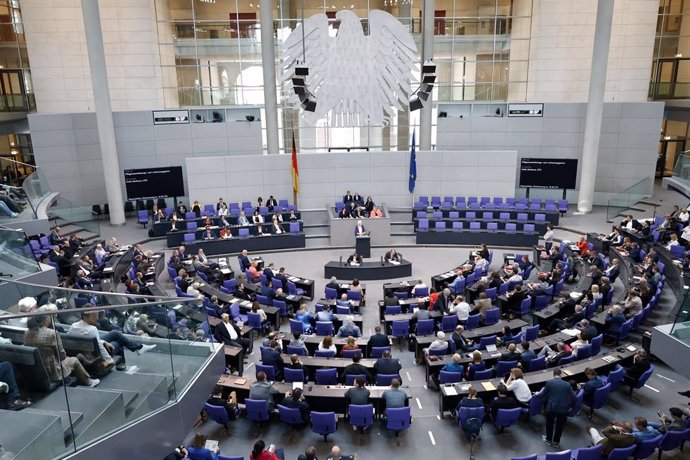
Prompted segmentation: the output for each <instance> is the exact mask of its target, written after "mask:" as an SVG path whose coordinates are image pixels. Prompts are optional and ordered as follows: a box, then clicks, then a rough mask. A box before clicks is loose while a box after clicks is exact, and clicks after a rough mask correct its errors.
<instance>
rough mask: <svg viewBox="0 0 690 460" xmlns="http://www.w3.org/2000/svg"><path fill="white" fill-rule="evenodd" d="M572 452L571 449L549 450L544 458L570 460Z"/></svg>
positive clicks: (547, 459) (546, 459)
mask: <svg viewBox="0 0 690 460" xmlns="http://www.w3.org/2000/svg"><path fill="white" fill-rule="evenodd" d="M570 454H571V452H570V450H563V451H561V452H547V453H546V455H544V460H570Z"/></svg>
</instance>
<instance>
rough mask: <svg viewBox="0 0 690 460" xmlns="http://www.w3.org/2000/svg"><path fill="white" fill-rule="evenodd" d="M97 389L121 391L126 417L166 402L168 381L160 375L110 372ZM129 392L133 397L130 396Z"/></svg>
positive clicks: (150, 409)
mask: <svg viewBox="0 0 690 460" xmlns="http://www.w3.org/2000/svg"><path fill="white" fill-rule="evenodd" d="M98 389H99V390H113V391H119V392H121V393H123V396H124V397H125V414H126V415H127V418H128V419H133V418H136V417H139V416H140V415H144V414H146V413H149V412H151V411H152V410H154V409H158V408H159V407H162V406H163V405H165V404H166V403H167V402H168V382H167V379H166V377H165V376H162V375H155V374H139V373H135V374H126V373H125V372H111V373H110V374H108V375H106V376H105V377H104V378H103V379H102V380H101V384H100V385H99V386H98ZM130 394H131V395H133V397H131V398H130V397H129V395H130Z"/></svg>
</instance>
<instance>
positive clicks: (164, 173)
mask: <svg viewBox="0 0 690 460" xmlns="http://www.w3.org/2000/svg"><path fill="white" fill-rule="evenodd" d="M124 172H125V187H126V189H127V199H128V200H145V199H150V198H168V197H177V196H184V183H183V182H182V167H181V166H169V167H167V168H143V169H125V171H124Z"/></svg>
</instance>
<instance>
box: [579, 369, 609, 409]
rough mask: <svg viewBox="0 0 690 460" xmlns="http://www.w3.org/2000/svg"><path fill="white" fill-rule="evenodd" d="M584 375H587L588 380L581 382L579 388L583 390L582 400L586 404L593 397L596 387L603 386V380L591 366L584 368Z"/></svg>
mask: <svg viewBox="0 0 690 460" xmlns="http://www.w3.org/2000/svg"><path fill="white" fill-rule="evenodd" d="M585 375H586V376H587V379H588V380H587V382H586V383H581V384H580V385H579V388H581V389H582V390H583V391H584V401H585V402H586V403H587V404H591V403H592V398H593V397H594V391H595V390H596V389H597V388H601V387H603V386H604V381H603V380H601V377H599V375H598V374H597V372H596V371H595V370H594V369H592V368H591V367H588V368H587V369H585Z"/></svg>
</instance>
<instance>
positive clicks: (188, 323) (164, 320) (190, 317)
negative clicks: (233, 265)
mask: <svg viewBox="0 0 690 460" xmlns="http://www.w3.org/2000/svg"><path fill="white" fill-rule="evenodd" d="M0 288H1V289H2V292H3V295H2V297H0V309H2V311H0V315H1V316H0V366H4V367H3V371H4V372H7V373H9V372H11V373H12V374H13V375H14V378H15V380H16V384H17V385H16V387H15V386H14V385H12V384H11V382H8V383H9V384H10V385H11V388H10V391H9V392H8V393H7V394H1V395H0V405H2V408H3V409H8V408H9V409H14V410H0V424H1V426H2V427H3V442H2V446H3V448H4V450H5V452H7V453H10V454H11V455H10V456H9V457H7V458H27V459H34V458H35V459H38V458H40V459H46V460H49V459H60V458H64V457H66V456H68V455H71V454H73V453H75V452H77V451H79V450H81V449H83V448H84V447H86V446H88V445H91V444H93V443H94V442H96V441H98V440H100V439H102V438H104V437H106V436H109V435H111V434H112V433H115V432H117V431H120V430H122V429H123V428H126V427H128V426H130V425H132V424H134V423H136V422H137V421H139V420H141V419H142V418H144V417H147V416H149V415H151V414H153V413H156V412H158V411H160V410H163V409H164V408H166V407H168V406H170V405H171V404H174V403H175V402H176V401H178V399H179V398H180V395H182V394H184V392H185V390H186V389H187V388H188V387H189V386H190V384H191V383H193V381H194V380H195V378H196V376H197V375H198V374H199V373H200V372H201V371H202V370H203V369H204V368H205V366H206V365H207V364H208V362H209V360H210V359H211V358H212V357H213V355H214V353H215V351H216V350H217V349H218V348H219V345H218V344H216V343H214V342H212V338H211V336H210V335H209V334H208V333H207V332H204V331H208V318H207V316H206V312H205V310H204V308H203V306H201V307H199V306H198V305H197V300H196V299H192V300H189V299H165V300H163V299H160V298H153V297H144V296H131V295H125V294H111V293H104V292H98V291H82V290H70V289H63V288H56V287H50V286H39V285H32V284H26V283H20V282H10V283H6V284H3V285H0ZM18 304H20V305H22V310H23V311H24V313H19V311H18V307H17V305H18ZM34 305H35V306H36V307H38V310H33V311H31V312H27V310H31V309H33V308H34ZM197 332H198V333H199V335H197ZM207 340H208V341H207ZM58 356H59V358H58ZM60 361H61V362H60ZM4 375H7V374H4ZM26 401H30V405H26ZM170 422H171V426H173V425H175V424H177V425H180V426H181V424H180V423H176V422H175V423H173V421H170ZM6 455H7V454H6ZM3 458H5V457H4V456H3Z"/></svg>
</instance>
